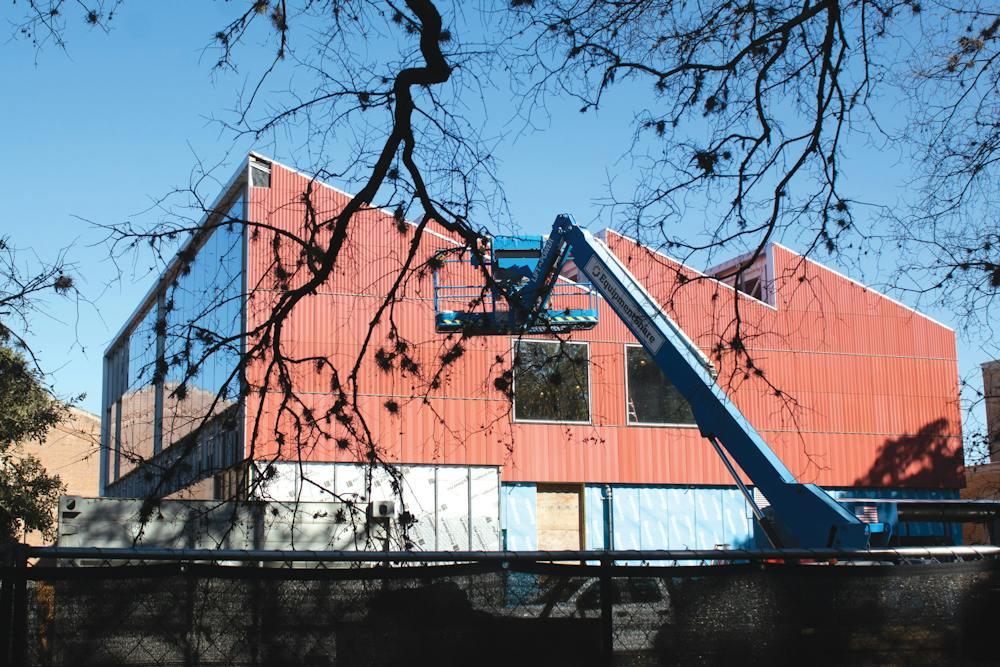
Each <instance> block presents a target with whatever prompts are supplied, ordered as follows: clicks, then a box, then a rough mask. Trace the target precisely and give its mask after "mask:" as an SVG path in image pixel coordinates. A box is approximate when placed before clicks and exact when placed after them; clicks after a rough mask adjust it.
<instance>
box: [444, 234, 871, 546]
mask: <svg viewBox="0 0 1000 667" xmlns="http://www.w3.org/2000/svg"><path fill="white" fill-rule="evenodd" d="M539 245H540V240H539ZM521 256H525V255H521ZM534 256H536V257H537V258H538V259H537V262H536V263H535V267H534V271H533V272H532V273H531V274H530V276H529V275H524V276H522V277H521V279H520V282H517V283H514V284H513V287H510V288H509V289H508V290H507V293H506V294H505V295H504V296H505V297H506V300H507V302H508V305H509V310H505V311H502V312H500V313H499V314H498V313H497V312H493V313H455V312H449V313H447V314H445V317H444V318H443V319H439V328H447V327H444V326H443V325H442V324H441V323H442V321H443V322H455V323H456V324H458V325H459V326H461V327H463V328H467V329H470V330H472V331H474V332H476V333H485V334H489V333H518V332H529V331H539V330H541V328H543V327H544V326H546V325H549V326H551V324H552V323H553V322H554V321H558V320H559V311H557V310H549V309H547V306H548V301H549V298H550V296H551V294H552V291H553V288H554V287H555V285H556V283H557V281H558V280H559V276H560V272H561V270H562V267H563V264H564V262H565V261H566V259H567V257H568V256H572V260H573V262H574V263H575V264H576V266H577V267H578V269H579V270H580V271H581V272H582V273H583V275H584V276H586V278H587V279H589V280H590V282H591V283H592V285H593V287H594V289H595V290H596V291H597V293H599V294H600V295H601V296H602V297H604V299H605V300H606V301H607V303H608V305H609V306H610V307H611V308H612V310H614V311H615V313H617V315H618V316H619V317H620V318H621V319H622V321H623V322H624V323H625V325H626V326H627V327H628V328H629V330H630V331H631V332H632V334H633V335H634V336H635V337H636V339H637V340H638V341H639V342H640V343H641V344H642V346H643V347H644V348H645V349H646V351H647V352H648V353H649V355H650V356H651V357H652V358H653V360H654V361H655V362H656V364H657V366H659V368H660V370H661V371H663V374H664V375H665V376H666V377H667V378H669V379H670V381H671V382H672V383H673V385H674V386H675V387H676V388H677V390H678V391H679V392H680V393H681V395H683V396H684V398H685V399H687V401H688V402H689V403H690V405H691V409H692V411H693V413H694V418H695V421H696V422H697V424H698V428H699V430H700V431H701V434H702V435H703V436H704V437H705V438H706V439H708V441H709V442H710V443H711V444H712V446H713V447H714V448H715V450H716V452H717V453H718V455H719V456H720V458H721V459H722V462H723V463H724V464H725V466H726V468H727V469H728V470H729V472H730V473H731V474H732V476H733V479H734V480H735V481H736V484H737V486H739V488H740V489H741V491H742V492H743V493H744V495H745V497H746V498H747V502H748V503H749V504H750V507H751V508H752V509H753V511H754V514H755V516H756V518H757V520H758V523H759V525H760V526H761V528H762V529H763V530H764V532H765V534H766V535H767V537H768V539H769V540H770V541H771V542H772V544H774V546H781V547H801V548H826V547H838V548H858V549H861V548H867V547H868V546H869V540H870V537H872V536H873V535H870V533H875V532H876V531H878V530H879V529H880V528H881V526H879V525H877V524H876V525H872V524H866V523H863V522H862V521H861V520H859V519H858V518H857V517H855V516H854V515H853V514H852V513H851V512H849V511H848V510H847V509H846V508H845V507H843V506H842V505H840V504H839V503H838V502H837V501H835V500H834V499H833V498H832V497H830V496H829V495H828V494H827V493H826V492H825V491H823V490H822V489H821V488H820V487H818V486H816V485H815V484H801V483H799V482H798V481H796V479H795V477H794V476H793V475H792V473H791V472H790V471H789V470H788V468H786V467H785V465H784V464H783V463H782V462H781V460H780V459H779V458H778V457H777V456H776V455H775V453H774V452H773V451H772V450H771V448H770V447H769V446H768V445H767V443H766V442H765V441H764V439H763V438H762V437H761V435H760V434H759V433H758V432H757V431H756V429H754V427H753V425H752V424H751V423H750V422H749V421H748V420H747V418H746V417H744V416H743V414H742V413H741V412H740V411H739V409H738V408H737V407H736V405H735V404H734V403H733V402H732V401H731V400H730V399H729V397H728V396H727V395H726V393H725V391H723V389H722V388H721V387H720V386H719V385H718V384H717V383H716V381H715V377H716V372H715V368H714V367H713V365H712V363H711V361H710V360H709V359H708V358H707V357H706V356H705V355H704V354H703V353H702V351H701V350H699V349H698V347H697V346H696V345H695V344H694V343H693V342H692V341H691V339H689V338H688V337H687V336H686V335H685V334H684V332H683V331H682V330H681V329H680V328H679V327H678V326H677V324H676V323H675V322H674V321H673V320H671V319H670V317H668V316H667V315H666V314H665V313H664V312H663V310H662V309H661V308H660V306H659V305H658V304H657V302H656V300H655V299H653V297H652V296H650V294H649V293H648V292H647V291H646V290H645V288H644V287H643V286H642V284H641V283H640V282H639V281H638V280H637V279H636V278H635V276H633V275H632V274H631V273H630V272H629V271H628V269H626V268H625V266H624V265H622V263H621V262H620V261H619V260H618V258H617V257H616V256H615V255H614V254H613V253H612V252H611V251H610V250H609V249H608V248H607V246H606V245H604V243H602V242H601V241H599V240H597V239H595V238H594V237H593V236H592V235H591V234H590V233H589V232H588V231H586V230H584V229H581V228H580V227H578V226H577V225H576V223H575V222H574V221H573V218H572V217H571V216H569V215H560V216H558V217H557V218H556V221H555V223H554V224H553V226H552V232H551V234H550V235H549V237H548V239H547V240H546V241H545V243H544V245H542V246H541V247H540V248H539V247H538V245H536V246H535V253H534ZM525 274H526V272H525ZM508 284H510V283H508ZM595 313H596V311H595ZM562 324H564V325H565V326H563V327H562V328H563V329H564V330H565V329H566V328H572V322H570V323H566V322H562ZM594 324H596V317H594V318H593V320H592V321H590V320H587V321H582V322H580V324H579V327H578V328H586V327H592V326H594ZM734 462H735V465H734ZM737 465H738V466H739V468H740V469H742V471H743V472H744V473H745V474H746V476H747V477H748V478H749V479H750V480H751V482H752V483H753V485H754V486H756V487H757V489H759V490H760V492H761V493H762V494H763V495H764V497H765V498H766V499H767V501H768V502H769V503H770V508H769V509H768V510H767V511H766V513H765V511H762V510H760V509H759V507H758V506H757V504H756V503H755V502H754V499H753V496H752V494H751V493H750V492H749V490H748V489H747V487H746V486H745V485H744V484H743V482H742V480H741V477H740V475H739V473H738V471H737V469H736V466H737Z"/></svg>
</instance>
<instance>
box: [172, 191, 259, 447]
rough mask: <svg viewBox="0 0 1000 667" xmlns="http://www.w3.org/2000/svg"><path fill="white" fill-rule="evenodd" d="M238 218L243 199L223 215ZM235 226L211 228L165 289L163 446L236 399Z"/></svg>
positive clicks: (239, 292) (238, 303) (239, 258)
mask: <svg viewBox="0 0 1000 667" xmlns="http://www.w3.org/2000/svg"><path fill="white" fill-rule="evenodd" d="M227 217H228V219H229V220H234V219H235V220H241V219H243V197H242V196H240V197H238V198H237V200H236V202H235V203H234V204H233V205H232V207H231V208H230V210H229V212H228V213H227ZM242 266H243V236H242V226H241V225H238V224H222V225H221V226H219V227H217V228H216V229H215V231H213V232H212V235H211V236H210V237H209V238H208V240H207V241H206V242H205V244H204V245H203V246H202V247H201V249H199V250H198V252H197V254H196V255H195V256H194V258H193V259H191V260H190V261H189V262H188V263H187V264H186V265H184V266H182V267H181V270H180V272H179V274H178V276H177V278H176V279H175V280H174V282H173V283H171V285H170V286H169V287H168V288H167V291H166V294H165V298H164V301H163V309H164V313H165V321H166V339H165V341H164V359H165V361H166V364H167V372H166V378H165V381H164V391H163V443H164V446H167V445H169V444H172V443H174V442H177V441H179V440H181V439H182V438H184V436H186V435H188V434H189V433H191V432H192V431H193V430H194V429H195V428H197V426H198V424H199V423H200V421H201V420H202V419H204V417H205V416H206V415H208V414H209V413H210V412H211V414H212V415H219V414H222V413H224V412H225V411H226V410H227V409H229V408H231V407H233V406H235V405H236V402H237V400H238V398H239V378H238V377H237V376H236V370H237V366H238V364H239V357H240V338H239V335H240V332H241V329H242V319H243V315H242V313H243V310H242V302H243V273H242Z"/></svg>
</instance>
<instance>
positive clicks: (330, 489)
mask: <svg viewBox="0 0 1000 667" xmlns="http://www.w3.org/2000/svg"><path fill="white" fill-rule="evenodd" d="M336 470H337V467H336V464H335V463H303V464H302V475H301V477H302V478H301V480H300V484H299V488H300V489H301V495H300V496H299V500H301V501H302V502H333V501H334V500H336V498H335V497H334V494H335V493H336Z"/></svg>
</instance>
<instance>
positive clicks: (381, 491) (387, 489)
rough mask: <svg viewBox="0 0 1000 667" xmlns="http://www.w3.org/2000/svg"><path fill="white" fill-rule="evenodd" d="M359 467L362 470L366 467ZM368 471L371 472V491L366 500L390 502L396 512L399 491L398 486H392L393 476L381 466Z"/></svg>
mask: <svg viewBox="0 0 1000 667" xmlns="http://www.w3.org/2000/svg"><path fill="white" fill-rule="evenodd" d="M359 467H360V468H361V469H362V470H364V469H365V467H366V466H359ZM369 470H370V471H371V480H372V489H371V495H370V496H369V497H368V500H370V501H376V500H392V501H394V502H395V503H396V505H397V510H398V505H399V491H398V486H396V485H394V484H393V474H392V473H391V472H390V471H388V470H386V469H385V468H384V467H382V466H375V467H372V468H369ZM397 474H398V472H397Z"/></svg>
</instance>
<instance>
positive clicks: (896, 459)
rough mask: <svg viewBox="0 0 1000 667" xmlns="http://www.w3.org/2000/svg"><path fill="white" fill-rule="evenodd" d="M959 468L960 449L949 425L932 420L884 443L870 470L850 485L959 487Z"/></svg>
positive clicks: (961, 460)
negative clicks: (907, 433) (910, 433)
mask: <svg viewBox="0 0 1000 667" xmlns="http://www.w3.org/2000/svg"><path fill="white" fill-rule="evenodd" d="M963 465H964V460H963V457H962V448H961V446H960V444H959V443H958V442H957V436H956V435H955V434H954V433H953V432H952V431H951V429H950V423H949V421H948V420H947V419H936V420H934V421H932V422H929V423H927V424H925V425H924V426H923V427H922V428H921V429H920V430H919V431H917V433H915V434H913V435H903V436H900V437H898V438H889V439H887V440H886V441H885V442H884V443H883V444H882V446H881V447H879V450H878V455H877V456H876V458H875V462H874V463H873V464H872V467H871V469H869V470H868V472H867V473H866V474H864V475H862V476H861V477H858V478H857V479H856V480H854V484H855V485H856V486H900V485H905V486H908V487H924V488H936V487H940V486H941V485H942V483H945V484H950V483H959V484H960V483H961V478H962V467H963Z"/></svg>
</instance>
